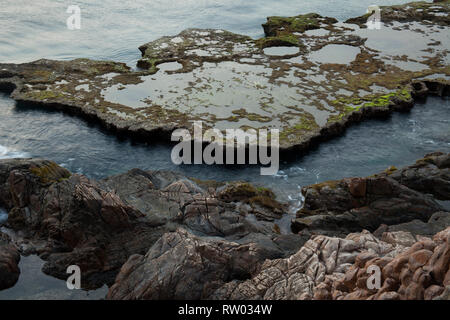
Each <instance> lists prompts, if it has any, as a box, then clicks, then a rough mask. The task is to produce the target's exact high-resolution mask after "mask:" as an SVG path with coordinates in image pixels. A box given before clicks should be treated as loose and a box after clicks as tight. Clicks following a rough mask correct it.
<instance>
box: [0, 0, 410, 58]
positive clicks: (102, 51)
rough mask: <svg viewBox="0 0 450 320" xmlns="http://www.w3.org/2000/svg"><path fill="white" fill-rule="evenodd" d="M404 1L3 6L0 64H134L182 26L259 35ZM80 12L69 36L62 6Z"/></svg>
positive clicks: (116, 0) (113, 1)
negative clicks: (313, 16) (298, 20)
mask: <svg viewBox="0 0 450 320" xmlns="http://www.w3.org/2000/svg"><path fill="white" fill-rule="evenodd" d="M407 2H409V1H405V0H314V1H310V0H277V1H274V0H258V1H246V0H150V1H149V0H133V1H120V0H102V1H90V0H77V1H65V0H41V1H29V0H2V1H1V5H0V61H2V62H16V63H17V62H26V61H32V60H36V59H40V58H53V59H73V58H79V57H89V58H95V59H111V60H116V61H122V62H126V63H128V64H130V65H132V66H134V64H135V62H136V61H137V59H138V58H139V54H140V52H139V51H138V49H137V48H138V47H139V46H140V45H142V44H144V43H146V42H149V41H152V40H155V39H157V38H159V37H161V36H165V35H175V34H177V33H179V32H180V31H182V30H184V29H186V28H192V27H197V28H223V29H226V30H229V31H232V32H236V33H242V34H247V35H249V36H252V37H255V38H256V37H261V36H263V29H262V27H261V24H262V23H264V22H265V21H266V17H267V16H273V15H282V16H292V15H295V14H301V13H309V12H317V13H319V14H322V15H328V16H332V17H335V18H337V19H340V20H345V19H348V18H350V17H355V16H360V15H362V14H365V12H366V10H367V8H368V6H369V5H372V4H377V5H389V4H398V3H407ZM73 4H77V5H79V7H80V9H81V29H80V30H68V29H67V26H66V20H67V18H68V17H69V16H70V14H69V13H66V10H67V8H68V6H69V5H73Z"/></svg>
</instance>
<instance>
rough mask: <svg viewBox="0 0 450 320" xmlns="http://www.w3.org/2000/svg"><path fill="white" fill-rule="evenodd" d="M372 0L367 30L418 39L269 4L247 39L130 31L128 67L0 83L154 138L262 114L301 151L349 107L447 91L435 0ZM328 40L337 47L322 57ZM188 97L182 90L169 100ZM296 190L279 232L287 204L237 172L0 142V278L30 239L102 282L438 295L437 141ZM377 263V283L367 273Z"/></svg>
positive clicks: (20, 76) (120, 295)
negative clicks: (43, 154)
mask: <svg viewBox="0 0 450 320" xmlns="http://www.w3.org/2000/svg"><path fill="white" fill-rule="evenodd" d="M383 10H384V14H385V15H384V18H385V19H386V20H385V28H386V30H385V31H381V33H379V34H378V35H382V36H386V32H387V33H389V32H399V34H401V35H402V36H403V37H404V38H405V39H406V40H405V41H416V40H417V37H421V40H422V41H424V43H421V44H424V49H423V50H420V52H419V53H417V52H416V53H411V52H408V50H405V51H402V46H401V45H398V48H397V46H396V48H392V47H389V46H386V47H385V48H378V47H377V43H378V42H379V41H381V40H380V39H381V38H382V37H381V38H377V37H378V36H377V33H372V34H368V33H367V30H366V29H365V25H364V21H366V20H367V16H362V17H357V18H353V19H349V20H348V21H346V22H345V23H339V22H337V20H335V19H334V18H331V17H322V16H320V15H317V14H305V15H299V16H294V17H269V18H268V19H267V23H265V24H264V25H263V28H264V32H265V37H264V38H261V39H257V40H255V39H251V38H249V37H247V36H244V35H237V34H233V33H231V32H228V31H225V30H212V29H207V30H203V29H188V30H185V31H183V32H181V33H180V34H178V35H176V36H168V37H163V38H161V39H158V40H155V41H152V42H150V43H147V44H144V45H142V46H141V47H140V48H139V49H140V51H141V53H142V58H141V59H140V60H139V62H138V67H139V68H140V69H138V70H132V69H131V68H130V67H128V66H126V65H125V64H123V63H118V62H111V61H93V60H89V59H76V60H73V61H53V60H46V59H42V60H38V61H35V62H31V63H24V64H1V63H0V90H3V91H6V92H8V93H10V95H11V98H13V99H15V100H16V101H17V102H18V103H26V104H36V105H38V106H40V107H45V108H50V109H58V110H63V111H64V112H67V113H73V114H77V115H80V116H82V117H85V118H87V119H90V120H92V121H94V122H96V123H101V124H102V125H103V126H105V127H106V128H107V129H109V130H111V131H113V132H115V133H116V134H123V135H126V136H127V137H130V138H135V139H140V140H144V141H146V142H152V141H165V142H169V140H170V136H171V133H172V132H173V130H175V129H177V128H187V129H189V130H191V129H192V123H193V122H194V121H196V120H202V121H205V123H206V125H205V127H204V129H205V130H206V129H208V128H211V127H217V128H219V129H220V130H224V129H227V128H241V129H248V128H254V129H261V128H273V127H277V128H280V139H281V140H280V148H281V155H282V156H285V157H287V156H288V155H293V154H295V155H298V154H300V153H302V152H304V151H306V150H308V149H309V148H311V147H313V146H315V145H317V144H318V143H319V142H320V141H323V140H324V139H328V138H330V137H333V136H336V135H340V134H342V133H343V132H344V130H345V128H346V127H348V126H349V125H350V124H352V123H356V122H360V121H362V120H364V119H368V118H373V117H380V116H387V115H389V114H391V113H392V112H393V111H407V110H409V109H411V108H412V107H413V105H414V102H415V101H417V100H419V99H423V98H426V97H427V96H428V95H438V96H448V95H449V93H450V90H449V80H448V78H449V77H450V69H449V65H448V56H447V55H448V52H449V50H448V47H446V45H447V43H446V42H445V41H448V40H446V38H445V33H446V32H448V30H447V29H448V27H449V23H450V20H449V15H448V13H449V11H450V1H448V0H446V1H435V2H434V3H425V2H413V3H409V4H405V5H401V6H390V7H383ZM383 32H384V33H383ZM377 41H378V42H377ZM387 41H388V42H389V39H388V40H387ZM330 46H332V49H333V50H337V51H338V52H337V53H336V54H335V56H342V57H341V58H345V59H348V61H345V62H342V61H329V60H327V59H329V58H330V55H329V54H327V51H326V50H328V49H327V48H330ZM393 49H396V50H400V51H396V50H393ZM339 50H342V51H343V52H339ZM350 58H351V59H350ZM219 75H221V76H219ZM168 83H170V85H168ZM186 83H187V84H188V87H187V88H186V87H185V85H186ZM149 90H151V92H152V94H153V95H152V96H149V95H148V91H149ZM230 92H233V93H236V94H235V95H233V96H234V97H236V99H237V100H238V101H237V102H236V101H234V100H233V101H229V100H227V99H228V98H229V97H230V96H232V95H230V94H229V93H230ZM216 96H217V97H219V98H217V99H219V100H220V99H222V100H220V101H218V100H215V97H216ZM186 97H190V98H192V99H191V100H192V101H191V102H192V103H193V104H194V105H189V103H191V102H189V103H188V104H187V107H186V108H187V109H183V108H182V107H181V106H182V105H184V104H185V103H186V101H187V100H186ZM293 97H294V98H293ZM190 98H189V99H190ZM189 99H188V100H189ZM290 99H292V100H290ZM243 101H244V102H245V103H249V105H248V108H247V109H244V108H243V107H244V105H242V106H241V105H240V104H243V103H244V102H243ZM252 103H254V104H252ZM299 105H302V106H303V107H299ZM219 111H220V112H219ZM302 194H303V196H304V203H303V207H302V208H301V209H300V210H298V212H297V213H296V216H295V218H294V219H293V220H292V221H291V226H290V227H291V228H290V229H291V233H287V234H283V233H282V232H281V228H280V226H279V223H280V221H281V220H282V219H285V218H286V215H287V214H288V211H289V209H290V208H289V206H288V205H287V204H285V203H282V202H280V201H279V200H277V198H276V195H275V194H274V193H273V192H272V191H271V190H269V189H267V188H264V187H261V186H255V185H252V184H250V183H247V182H243V181H242V182H217V181H202V180H198V179H195V178H192V177H186V176H183V175H181V174H178V173H175V172H169V171H144V170H140V169H133V170H130V171H128V172H126V173H123V174H119V175H116V176H112V177H108V178H106V179H102V180H94V179H90V178H88V177H86V176H84V175H82V174H75V173H72V172H70V171H68V170H67V169H65V168H63V167H62V166H59V165H58V164H56V163H55V162H52V161H49V160H45V159H4V160H0V209H4V210H5V211H6V212H7V213H8V219H7V221H6V223H5V224H4V225H1V224H0V226H1V227H2V229H0V290H5V289H8V288H11V287H13V286H14V285H15V284H16V282H17V281H18V279H19V277H20V269H19V262H20V258H21V256H29V255H38V256H39V257H40V258H41V259H42V260H44V261H45V264H44V266H43V268H42V271H43V272H44V273H45V274H48V275H50V276H52V277H55V278H58V279H61V280H66V279H67V273H66V270H67V267H68V266H70V265H78V266H79V267H80V268H81V272H82V287H83V289H85V290H94V289H97V288H100V287H103V286H104V285H107V286H108V287H109V292H108V294H107V296H106V298H107V299H111V300H120V299H233V300H237V299H276V300H278V299H293V300H304V299H306V300H311V299H315V300H332V299H333V300H341V299H380V300H410V299H426V300H432V299H447V300H448V299H450V212H448V208H447V209H446V208H444V207H443V205H442V203H441V202H440V201H450V154H448V153H442V152H434V153H430V154H427V155H425V157H424V158H423V159H419V160H418V161H417V162H416V163H415V164H412V165H410V166H408V167H405V168H401V169H397V168H395V167H391V168H388V169H387V170H386V171H384V172H380V173H376V174H374V175H372V176H369V177H352V178H346V179H342V180H338V181H326V182H322V183H320V184H315V185H310V186H305V187H303V189H302ZM374 266H375V267H377V268H379V270H380V271H381V279H380V281H381V282H380V288H379V289H371V288H369V287H368V286H367V280H368V278H369V276H370V274H369V273H370V272H369V271H370V269H371V268H373V267H374Z"/></svg>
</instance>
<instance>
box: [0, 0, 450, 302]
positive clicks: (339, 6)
mask: <svg viewBox="0 0 450 320" xmlns="http://www.w3.org/2000/svg"><path fill="white" fill-rule="evenodd" d="M406 2H409V1H400V0H393V1H387V0H383V1H374V0H342V1H326V0H316V1H306V0H304V1H299V0H296V1H294V0H280V1H268V0H259V1H252V2H250V1H243V0H242V1H241V0H229V1H219V0H197V1H194V0H176V1H173V0H172V1H171V0H168V1H163V0H156V1H144V0H135V1H129V2H125V1H118V0H105V1H95V3H94V1H87V0H78V1H77V2H76V3H77V4H79V5H80V7H81V10H82V28H81V30H74V31H70V30H68V29H67V28H66V19H67V17H68V16H69V15H70V14H68V13H66V9H67V7H68V5H71V4H73V2H72V1H58V0H42V1H35V2H33V1H29V0H2V3H1V5H0V62H15V63H19V62H27V61H32V60H37V59H40V58H52V59H73V58H80V57H88V58H94V59H110V60H116V61H122V62H126V63H127V64H129V65H130V66H134V64H135V62H136V61H137V59H138V58H139V55H140V53H139V51H138V49H137V48H138V46H140V45H141V44H143V43H145V42H148V41H151V40H154V39H157V38H158V37H161V36H164V35H173V34H176V33H178V32H180V31H182V30H183V29H185V28H189V27H200V28H223V29H227V30H230V31H233V32H237V33H243V34H247V35H250V36H252V37H255V38H256V37H261V36H263V31H262V28H261V24H262V23H264V22H265V17H266V16H270V15H293V14H300V13H308V12H318V13H320V14H322V15H328V16H334V17H336V18H338V19H340V20H345V19H347V18H349V17H353V16H358V15H361V14H364V13H365V10H366V8H367V7H368V6H369V5H371V4H378V5H387V4H394V3H406ZM449 121H450V100H449V99H448V98H445V99H442V98H437V97H430V98H428V99H427V101H426V102H424V103H418V104H417V105H416V106H415V107H414V108H413V109H412V110H411V112H408V113H395V114H393V115H392V116H391V117H389V118H388V119H385V120H371V121H366V122H364V123H362V124H359V125H355V126H352V127H351V128H349V129H348V130H347V132H346V133H345V134H344V135H343V136H342V137H339V138H335V139H333V140H330V141H328V142H325V143H323V144H321V145H320V146H319V147H318V148H317V149H315V150H312V151H311V152H309V153H308V154H306V155H299V156H298V157H297V158H295V159H292V160H290V161H285V162H283V163H282V164H281V167H280V171H279V173H278V174H277V175H276V176H271V177H265V176H260V174H259V170H260V168H259V167H253V166H250V167H249V166H235V167H223V166H213V167H209V166H175V165H174V164H172V162H171V161H170V152H171V148H170V147H168V146H165V145H146V144H142V143H136V142H133V141H130V140H128V139H126V138H117V137H115V136H112V135H110V134H108V133H107V132H105V131H103V130H102V129H101V128H100V127H99V126H97V125H95V124H91V123H87V122H85V121H84V120H81V119H79V118H77V117H72V116H69V115H65V114H63V113H61V112H55V111H49V110H44V109H40V108H33V107H30V106H28V105H17V104H16V103H15V102H14V101H13V100H12V99H10V98H9V97H8V96H7V95H2V94H0V158H15V157H42V158H47V159H51V160H54V161H56V162H57V163H59V164H61V165H63V166H65V167H66V168H68V169H69V170H71V171H72V172H76V173H83V174H85V175H87V176H89V177H91V178H95V179H100V178H104V177H107V176H110V175H113V174H118V173H122V172H125V171H127V170H129V169H132V168H141V169H149V170H174V171H178V172H181V173H183V174H185V175H187V176H194V177H197V178H201V179H209V180H221V181H225V180H245V181H250V182H253V183H256V184H260V185H264V186H266V187H270V188H272V189H274V190H275V192H276V193H277V194H278V195H279V197H280V199H281V200H286V201H290V202H291V204H292V205H293V211H294V209H295V207H298V206H300V205H301V195H300V188H301V187H302V186H305V185H308V184H312V183H317V182H320V181H325V180H331V179H340V178H344V177H349V176H365V175H370V174H372V173H375V172H378V171H381V170H384V169H386V168H387V167H389V166H391V165H395V166H397V167H401V166H404V165H408V164H411V163H413V162H414V161H415V160H416V159H418V158H420V157H422V156H423V155H425V154H426V153H428V152H433V151H436V150H441V151H444V152H450V138H449V137H450V124H449ZM5 217H6V213H5V212H4V211H2V210H1V209H0V225H1V223H2V220H3V221H4V220H5ZM41 265H42V261H40V260H39V259H38V258H36V257H27V258H23V260H22V262H21V267H22V270H23V275H22V276H21V279H20V280H19V283H18V284H17V285H16V286H15V287H14V288H12V289H9V290H6V291H2V292H0V299H20V298H29V297H34V298H52V297H60V298H64V299H70V298H77V299H78V298H92V299H97V298H100V297H102V295H104V291H100V293H99V292H96V293H95V294H92V295H90V296H89V295H87V294H84V293H83V294H81V295H74V294H72V293H68V292H67V290H65V289H64V285H65V284H64V282H61V281H60V280H56V279H52V278H50V277H47V276H45V275H43V274H42V273H41V272H40V271H39V270H40V267H41Z"/></svg>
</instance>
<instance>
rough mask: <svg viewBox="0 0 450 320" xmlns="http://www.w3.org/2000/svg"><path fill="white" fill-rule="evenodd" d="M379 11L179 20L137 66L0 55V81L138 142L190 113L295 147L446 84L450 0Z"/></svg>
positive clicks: (156, 136)
mask: <svg viewBox="0 0 450 320" xmlns="http://www.w3.org/2000/svg"><path fill="white" fill-rule="evenodd" d="M382 10H383V25H382V27H381V29H380V30H369V29H368V28H367V27H366V25H365V21H367V16H363V17H358V18H353V19H349V20H348V21H347V22H345V23H343V22H338V21H337V20H336V19H334V18H330V17H322V16H320V15H318V14H313V13H311V14H305V15H299V16H295V17H289V18H284V17H269V18H268V19H267V23H266V24H264V25H263V27H264V31H265V34H266V36H265V37H264V38H261V39H258V40H254V39H252V38H250V37H248V36H245V35H238V34H234V33H231V32H228V31H225V30H213V29H188V30H185V31H183V32H181V33H180V34H178V35H176V36H170V37H169V36H168V37H163V38H160V39H158V40H156V41H153V42H150V43H147V44H144V45H142V46H141V47H140V48H139V49H140V51H141V52H142V58H141V60H139V61H138V67H139V68H138V69H137V70H132V69H131V68H130V67H128V66H127V65H126V64H123V63H118V62H112V61H94V60H89V59H76V60H72V61H53V60H45V59H42V60H38V61H35V62H31V63H24V64H0V88H1V89H2V90H4V91H7V92H11V97H12V98H13V99H15V100H17V101H19V102H27V103H38V104H40V105H45V106H47V107H50V108H58V109H62V110H64V111H66V112H71V113H76V114H80V115H83V116H85V117H88V118H91V119H95V121H97V122H100V123H102V124H104V125H105V126H106V127H107V128H109V129H111V130H113V131H116V132H119V133H124V134H126V135H128V136H130V137H134V136H136V137H140V138H143V139H144V140H146V141H152V140H158V141H161V140H164V141H170V137H171V133H172V132H173V131H174V130H175V129H177V128H187V129H189V130H193V123H194V122H195V121H197V120H201V121H203V122H204V125H203V130H207V129H209V128H212V127H214V128H218V129H220V130H225V129H236V128H241V129H244V130H245V129H250V128H254V129H263V128H267V129H270V128H276V129H279V130H280V148H281V150H282V151H287V152H289V151H295V152H298V151H302V150H305V149H308V148H309V147H310V146H311V145H314V144H315V143H316V142H317V141H319V140H321V139H323V138H327V137H330V136H335V135H338V134H341V133H342V132H343V130H344V129H345V127H346V126H348V124H350V123H352V122H358V121H361V120H363V119H365V118H369V117H374V116H379V115H386V114H389V113H390V112H392V111H394V110H407V109H409V108H411V107H412V106H413V104H414V100H415V98H417V97H422V96H425V95H427V94H429V93H431V94H437V95H448V92H449V90H448V88H449V86H448V85H449V80H448V79H449V76H450V66H449V65H448V61H449V58H448V52H449V50H448V48H449V47H450V40H449V37H448V34H449V30H448V26H449V22H450V18H449V15H448V12H449V11H450V2H449V1H443V2H437V3H426V2H414V3H409V4H405V5H399V6H391V7H383V8H382ZM333 56H336V57H339V59H336V58H334V57H333Z"/></svg>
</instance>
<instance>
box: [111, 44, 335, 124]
mask: <svg viewBox="0 0 450 320" xmlns="http://www.w3.org/2000/svg"><path fill="white" fill-rule="evenodd" d="M296 50H298V48H296ZM273 72H274V69H272V68H269V67H266V66H264V65H251V64H246V63H238V62H232V61H225V62H220V63H211V62H205V63H204V64H203V66H202V67H199V68H196V69H195V70H194V71H192V72H188V73H174V74H168V73H166V72H158V73H156V74H154V75H150V76H145V77H142V80H143V82H142V83H139V84H131V85H126V86H123V85H122V84H117V85H113V86H111V87H108V88H106V89H104V90H103V91H102V95H103V97H104V99H105V100H106V101H109V102H113V103H119V104H123V105H127V106H132V107H133V108H143V107H151V106H152V105H158V106H163V107H164V108H166V109H171V110H177V111H181V112H186V113H189V115H190V117H193V116H194V117H195V116H197V117H198V118H199V119H200V118H201V120H202V121H205V122H210V123H211V124H214V126H215V127H217V128H218V129H233V128H239V127H241V126H243V125H247V126H251V127H253V128H255V129H258V128H261V127H270V126H274V127H278V128H280V127H284V126H287V125H294V124H295V121H298V119H297V118H295V117H294V118H292V117H291V118H292V119H288V117H286V113H290V114H291V115H293V114H298V113H299V111H296V110H295V109H294V110H293V108H298V109H302V110H304V111H306V112H309V113H310V114H311V115H312V116H313V117H314V118H315V121H316V123H318V124H320V125H322V124H323V123H325V122H326V121H327V118H328V116H329V115H330V111H327V110H323V108H321V109H319V108H317V107H316V106H315V105H314V104H313V103H312V101H311V99H310V98H307V97H305V96H303V95H302V94H301V92H299V89H298V88H296V87H294V86H292V85H291V84H292V83H298V82H300V81H302V79H300V78H298V77H296V76H295V75H294V74H293V73H292V72H291V73H289V74H287V75H286V76H285V77H282V78H280V79H279V80H278V81H273V80H271V79H270V77H271V75H272V73H273ZM308 79H311V78H308ZM119 88H120V89H121V90H118V89H119ZM237 115H239V117H236V116H237ZM230 119H231V121H230ZM289 121H291V122H292V123H290V122H289Z"/></svg>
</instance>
